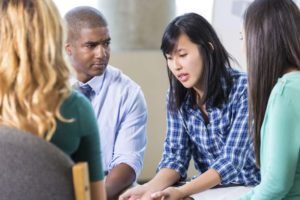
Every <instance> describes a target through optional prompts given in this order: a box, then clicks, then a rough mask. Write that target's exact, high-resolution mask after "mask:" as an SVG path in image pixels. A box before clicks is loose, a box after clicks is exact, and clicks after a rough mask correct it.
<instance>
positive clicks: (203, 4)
mask: <svg viewBox="0 0 300 200" xmlns="http://www.w3.org/2000/svg"><path fill="white" fill-rule="evenodd" d="M213 4H214V1H213V0H202V1H199V0H176V15H177V16H178V15H182V14H184V13H188V12H194V13H198V14H200V15H202V16H203V17H204V18H205V19H206V20H207V21H209V22H212V12H213Z"/></svg>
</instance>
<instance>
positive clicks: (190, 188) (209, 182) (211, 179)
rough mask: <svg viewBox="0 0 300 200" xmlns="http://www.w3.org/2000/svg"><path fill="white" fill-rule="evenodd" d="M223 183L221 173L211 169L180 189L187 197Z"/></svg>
mask: <svg viewBox="0 0 300 200" xmlns="http://www.w3.org/2000/svg"><path fill="white" fill-rule="evenodd" d="M220 183H221V177H220V175H219V173H218V172H217V171H216V170H214V169H209V170H207V171H206V172H205V173H203V174H202V175H200V176H199V177H198V178H196V179H195V180H192V181H191V182H189V183H187V184H185V185H183V186H181V187H179V190H180V191H181V192H182V193H183V194H184V196H185V197H187V196H190V195H192V194H196V193H198V192H202V191H204V190H207V189H210V188H212V187H214V186H216V185H218V184H220Z"/></svg>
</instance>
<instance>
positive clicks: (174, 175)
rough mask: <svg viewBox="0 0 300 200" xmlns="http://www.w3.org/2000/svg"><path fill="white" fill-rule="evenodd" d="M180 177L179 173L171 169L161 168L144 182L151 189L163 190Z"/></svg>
mask: <svg viewBox="0 0 300 200" xmlns="http://www.w3.org/2000/svg"><path fill="white" fill-rule="evenodd" d="M179 179H180V174H179V173H178V172H176V171H175V170H173V169H168V168H163V169H161V170H160V171H159V172H158V173H157V174H156V175H155V177H154V178H153V179H151V181H149V182H148V183H146V184H144V185H145V186H147V187H149V188H151V189H152V191H158V190H163V189H165V188H167V187H169V186H171V185H173V184H174V183H176V182H177V181H179Z"/></svg>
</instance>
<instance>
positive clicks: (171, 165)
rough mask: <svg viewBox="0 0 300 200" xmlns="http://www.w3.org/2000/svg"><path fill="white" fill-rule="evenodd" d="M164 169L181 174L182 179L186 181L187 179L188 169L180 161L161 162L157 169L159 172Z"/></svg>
mask: <svg viewBox="0 0 300 200" xmlns="http://www.w3.org/2000/svg"><path fill="white" fill-rule="evenodd" d="M162 168H168V169H173V170H175V171H176V172H178V173H179V174H180V177H181V178H180V179H181V180H185V179H186V177H187V172H186V171H187V169H186V168H185V167H184V166H183V165H182V164H181V163H180V162H178V161H175V162H174V161H170V160H166V161H161V162H160V163H159V165H158V167H157V172H158V171H159V170H160V169H162Z"/></svg>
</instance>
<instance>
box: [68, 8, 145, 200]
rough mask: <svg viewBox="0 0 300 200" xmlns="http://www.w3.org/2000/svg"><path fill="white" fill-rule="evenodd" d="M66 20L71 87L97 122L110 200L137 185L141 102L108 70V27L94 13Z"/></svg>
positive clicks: (136, 90)
mask: <svg viewBox="0 0 300 200" xmlns="http://www.w3.org/2000/svg"><path fill="white" fill-rule="evenodd" d="M65 20H66V22H67V26H68V36H67V42H66V46H65V49H66V52H67V55H68V56H69V59H70V62H71V64H72V66H73V67H74V69H75V70H76V72H77V80H78V81H75V85H76V86H77V87H79V89H80V90H81V91H82V93H83V94H84V95H86V96H87V97H88V98H89V99H90V101H91V103H92V105H93V108H94V111H95V113H96V116H97V120H98V125H99V130H100V138H101V150H102V157H103V168H104V170H105V171H106V173H107V176H106V180H105V185H106V190H107V195H108V199H113V198H116V197H117V196H118V195H119V194H120V192H122V191H123V190H124V189H126V188H127V187H128V186H130V185H131V184H132V183H133V182H134V181H135V180H136V178H137V177H138V175H139V173H140V171H141V169H142V165H143V158H144V151H145V147H146V122H147V108H146V103H145V98H144V95H143V93H142V91H141V88H140V87H139V86H138V85H137V84H136V83H135V82H133V81H132V80H131V79H130V78H129V77H127V76H126V75H124V74H123V73H122V72H121V71H120V70H118V69H116V68H114V67H112V66H110V65H108V62H109V56H110V41H111V38H110V34H109V29H108V27H107V22H106V20H105V18H104V16H103V15H102V14H101V13H100V12H99V11H98V10H97V9H95V8H92V7H87V6H83V7H76V8H74V9H72V10H70V11H69V12H68V13H67V14H66V16H65ZM87 131H88V130H87ZM99 156H100V155H99Z"/></svg>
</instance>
